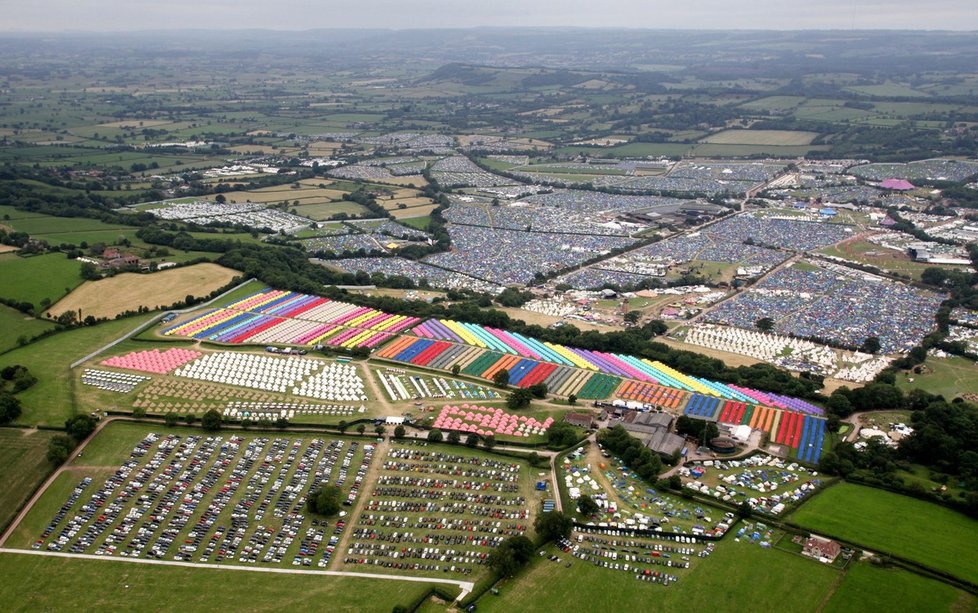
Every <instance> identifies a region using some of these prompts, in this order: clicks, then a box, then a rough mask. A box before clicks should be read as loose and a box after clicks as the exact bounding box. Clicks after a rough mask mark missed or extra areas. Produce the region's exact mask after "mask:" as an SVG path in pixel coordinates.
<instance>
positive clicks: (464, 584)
mask: <svg viewBox="0 0 978 613" xmlns="http://www.w3.org/2000/svg"><path fill="white" fill-rule="evenodd" d="M0 553H10V554H19V555H30V556H47V557H51V558H72V559H82V560H100V561H102V562H106V561H108V562H121V563H128V564H152V565H156V566H183V567H186V568H207V569H211V570H233V571H241V572H249V573H274V574H279V575H324V576H332V577H358V578H361V579H364V578H366V579H385V580H387V581H410V582H412V583H444V584H448V585H454V586H456V587H458V588H459V589H460V590H462V593H461V594H459V596H458V598H457V599H456V600H461V599H462V598H465V597H466V596H468V594H469V592H471V591H472V588H474V587H475V584H474V583H472V582H471V581H456V580H454V579H440V578H436V577H430V578H429V577H402V576H399V575H378V574H373V573H351V572H344V571H339V570H298V569H292V568H266V567H260V566H234V565H230V564H229V565H217V564H198V563H195V562H177V561H175V560H149V559H145V558H117V557H112V556H96V555H92V554H87V553H63V552H60V551H40V550H33V549H7V548H2V549H0Z"/></svg>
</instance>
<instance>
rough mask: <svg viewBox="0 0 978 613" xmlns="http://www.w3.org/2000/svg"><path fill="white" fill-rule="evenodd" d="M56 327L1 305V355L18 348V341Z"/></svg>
mask: <svg viewBox="0 0 978 613" xmlns="http://www.w3.org/2000/svg"><path fill="white" fill-rule="evenodd" d="M53 327H54V324H52V323H51V322H49V321H44V320H43V319H34V318H33V317H29V316H27V315H24V314H23V313H21V312H20V311H18V310H16V309H12V308H10V307H8V306H6V305H3V304H0V353H3V352H4V351H7V350H8V349H13V348H14V347H16V346H17V344H18V343H17V339H19V338H21V337H24V338H27V339H30V338H32V337H34V336H37V335H38V334H40V333H42V332H45V331H46V330H50V329H51V328H53Z"/></svg>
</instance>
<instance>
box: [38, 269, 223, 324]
mask: <svg viewBox="0 0 978 613" xmlns="http://www.w3.org/2000/svg"><path fill="white" fill-rule="evenodd" d="M237 275H238V272H237V271H236V270H231V269H230V268H224V267H223V266H219V265H217V264H209V263H207V264H196V265H194V266H187V267H182V268H174V269H172V270H161V271H158V272H154V273H150V274H137V273H128V272H127V273H122V274H118V275H115V276H114V277H110V278H107V279H100V280H98V281H88V282H85V283H83V284H82V285H81V286H80V287H78V288H77V289H75V290H74V291H72V292H71V293H70V294H68V295H67V296H66V297H64V298H63V299H61V300H60V301H58V303H57V304H55V305H54V306H52V307H51V309H50V312H51V313H52V314H53V316H54V317H57V316H58V315H59V314H61V313H63V312H65V311H75V312H79V311H80V312H81V317H80V319H84V318H85V317H87V316H88V315H92V316H94V317H96V318H103V317H104V318H109V319H111V318H113V317H115V316H116V315H118V314H119V313H122V312H125V311H134V310H136V309H137V308H138V307H140V306H145V307H148V308H150V309H151V310H155V309H157V308H158V307H167V306H169V305H170V304H173V303H174V302H177V301H180V300H183V299H184V298H186V297H187V296H195V297H198V298H200V297H204V296H207V295H208V294H210V293H211V292H212V291H214V290H216V289H218V288H220V287H223V286H225V285H227V284H228V283H229V282H231V280H232V279H234V278H235V277H236V276H237Z"/></svg>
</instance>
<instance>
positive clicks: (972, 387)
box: [897, 356, 978, 400]
mask: <svg viewBox="0 0 978 613" xmlns="http://www.w3.org/2000/svg"><path fill="white" fill-rule="evenodd" d="M924 366H926V368H928V369H930V372H925V373H923V374H919V375H918V374H914V373H910V374H909V375H908V374H905V373H901V374H899V375H897V387H899V388H901V389H903V390H904V391H909V390H912V389H922V390H924V391H927V392H930V393H931V394H940V395H942V396H944V397H945V398H947V399H948V400H950V399H952V398H956V397H958V396H960V395H962V394H968V393H971V394H978V366H976V365H975V363H974V362H972V361H970V360H967V359H965V358H962V357H958V356H951V357H948V358H935V357H932V356H928V357H927V361H925V362H924ZM910 379H913V381H910Z"/></svg>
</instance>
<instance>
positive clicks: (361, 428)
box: [357, 424, 367, 435]
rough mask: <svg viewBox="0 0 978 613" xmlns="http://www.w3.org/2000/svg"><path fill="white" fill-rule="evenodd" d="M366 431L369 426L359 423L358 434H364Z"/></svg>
mask: <svg viewBox="0 0 978 613" xmlns="http://www.w3.org/2000/svg"><path fill="white" fill-rule="evenodd" d="M366 431H367V426H365V425H363V424H357V434H360V435H362V434H363V433H364V432H366Z"/></svg>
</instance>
